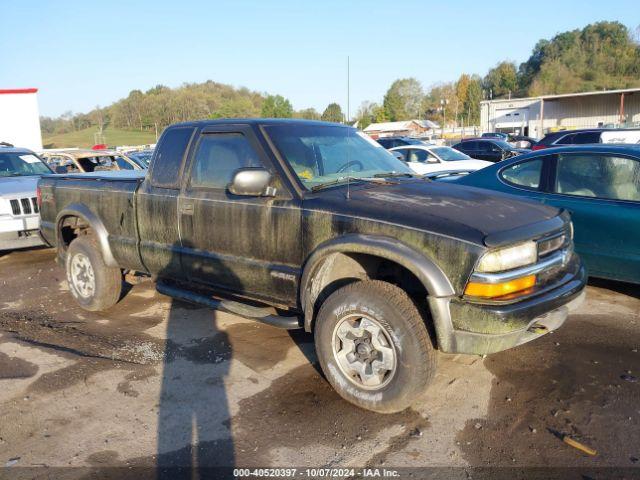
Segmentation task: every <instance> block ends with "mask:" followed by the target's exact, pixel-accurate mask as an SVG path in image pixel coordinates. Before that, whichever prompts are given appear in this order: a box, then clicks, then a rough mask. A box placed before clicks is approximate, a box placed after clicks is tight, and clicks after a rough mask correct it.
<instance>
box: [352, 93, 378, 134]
mask: <svg viewBox="0 0 640 480" xmlns="http://www.w3.org/2000/svg"><path fill="white" fill-rule="evenodd" d="M381 111H382V112H384V110H383V109H382V108H381V107H380V105H378V104H377V103H375V102H369V101H367V100H365V101H364V102H362V103H361V104H360V107H358V111H357V112H356V120H357V121H358V128H360V129H361V130H364V129H365V128H367V127H368V126H369V125H371V124H372V123H376V122H378V121H384V120H378V114H379V113H380V112H381Z"/></svg>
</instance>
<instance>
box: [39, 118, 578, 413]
mask: <svg viewBox="0 0 640 480" xmlns="http://www.w3.org/2000/svg"><path fill="white" fill-rule="evenodd" d="M118 174H119V175H118ZM114 175H117V176H114ZM39 189H40V197H39V198H41V199H42V207H41V214H42V232H43V235H44V236H45V238H46V239H47V240H48V241H50V242H53V244H54V245H56V247H57V249H58V255H59V257H60V260H61V261H62V264H63V265H65V266H66V271H67V279H68V282H69V288H70V292H71V294H72V295H73V296H74V297H75V299H76V300H77V302H78V303H79V304H80V305H81V306H82V307H83V308H85V309H87V310H92V311H93V310H104V309H107V308H109V307H111V306H112V305H114V304H115V303H116V302H117V301H118V300H119V298H120V295H121V291H122V290H121V285H122V272H123V269H126V270H129V271H131V270H133V271H141V272H146V273H149V274H151V275H153V276H154V277H155V278H157V279H158V283H157V288H158V290H159V291H160V292H162V293H165V294H168V295H170V296H173V297H175V298H179V299H182V300H187V301H190V302H194V303H198V304H202V305H208V306H211V307H214V308H221V309H225V310H229V311H232V312H235V313H238V314H240V315H244V316H245V317H251V318H253V319H254V320H256V321H261V322H265V323H268V324H271V325H274V326H279V327H282V328H287V329H293V328H304V329H306V330H307V331H308V332H313V333H314V337H315V345H316V351H317V354H318V358H319V361H320V365H321V367H322V369H323V371H324V373H325V375H326V378H327V379H328V381H329V382H330V383H331V385H332V386H333V387H334V388H335V389H336V391H337V392H338V393H339V394H340V395H341V396H342V397H343V398H345V399H346V400H348V401H350V402H352V403H354V404H356V405H358V406H360V407H363V408H367V409H370V410H374V411H377V412H394V411H399V410H403V409H404V408H406V407H407V406H409V405H410V404H411V403H413V402H414V401H415V400H416V399H417V398H418V397H419V396H420V395H421V394H422V393H423V391H424V390H425V388H426V387H427V385H428V384H429V381H430V380H431V379H432V378H433V376H434V372H435V368H436V357H435V350H434V346H435V347H436V348H438V349H440V350H441V351H444V352H457V353H472V354H485V353H492V352H496V351H500V350H504V349H507V348H510V347H514V346H516V345H520V344H521V343H524V342H527V341H529V340H533V339H535V338H538V337H540V335H542V334H544V333H547V332H549V331H552V330H554V329H556V328H558V327H559V326H560V325H562V323H563V322H564V320H565V318H566V316H567V314H568V311H569V310H570V309H571V308H573V307H574V306H576V305H577V304H578V303H579V302H580V301H581V299H582V298H583V289H584V285H585V279H586V277H585V273H584V268H583V267H582V265H581V263H580V259H579V257H578V256H577V255H575V254H574V253H573V246H572V240H571V235H570V231H571V223H570V221H569V216H568V215H567V214H565V213H561V212H560V211H558V210H557V209H555V208H552V207H548V206H544V205H538V204H534V203H532V202H521V201H519V200H517V199H515V198H514V197H512V196H504V195H500V194H493V193H488V192H486V191H483V190H480V189H473V188H467V187H461V186H457V185H453V184H450V185H443V184H440V183H437V182H431V181H429V180H426V179H423V178H421V177H419V176H416V175H415V174H414V173H413V172H412V171H411V170H410V169H409V167H407V166H406V165H405V164H404V163H403V162H401V161H399V160H397V159H396V158H394V157H393V155H391V154H390V153H389V152H387V151H386V150H385V149H383V148H382V147H381V146H380V145H378V144H377V143H375V142H374V141H373V140H372V139H370V138H369V137H368V136H366V135H365V134H364V133H362V132H358V131H357V130H356V129H354V128H351V127H348V126H344V125H337V124H334V123H325V122H313V121H304V120H285V119H249V120H237V119H233V120H206V121H199V122H189V123H182V124H177V125H173V126H170V127H168V128H167V129H165V131H164V132H163V134H162V137H161V138H160V141H159V143H158V146H157V147H156V150H155V152H154V156H153V158H152V160H151V166H150V168H149V171H148V173H146V175H145V174H144V173H143V172H137V171H134V172H116V173H115V174H114V173H101V172H97V173H93V174H81V175H63V176H48V177H44V178H43V179H42V180H41V181H40V184H39ZM214 293H215V294H216V295H217V297H214V296H212V294H214ZM216 298H217V299H216ZM220 298H222V299H223V300H220ZM240 299H242V300H240ZM240 302H243V303H240ZM256 303H257V304H258V305H259V307H258V306H256ZM276 309H277V310H276ZM422 311H424V312H425V313H424V314H422V313H421V312H422ZM430 331H431V332H433V336H431V334H430V333H429V332H430Z"/></svg>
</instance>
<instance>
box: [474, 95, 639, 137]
mask: <svg viewBox="0 0 640 480" xmlns="http://www.w3.org/2000/svg"><path fill="white" fill-rule="evenodd" d="M622 125H624V126H635V125H640V88H627V89H622V90H602V91H596V92H583V93H567V94H562V95H543V96H540V97H529V98H512V99H505V98H501V99H497V100H485V101H483V102H480V127H481V130H482V131H483V132H505V133H513V132H518V133H519V134H520V135H528V136H530V137H536V138H540V137H542V136H544V135H545V134H546V133H548V132H551V131H557V130H571V129H575V128H593V127H598V126H622Z"/></svg>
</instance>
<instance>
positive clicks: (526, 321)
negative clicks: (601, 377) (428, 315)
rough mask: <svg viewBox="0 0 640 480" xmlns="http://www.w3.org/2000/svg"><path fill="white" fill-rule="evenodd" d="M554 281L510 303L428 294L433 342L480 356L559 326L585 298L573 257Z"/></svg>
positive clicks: (582, 276)
mask: <svg viewBox="0 0 640 480" xmlns="http://www.w3.org/2000/svg"><path fill="white" fill-rule="evenodd" d="M574 262H575V263H573V265H572V267H573V268H571V269H570V271H569V272H567V274H566V275H565V276H564V278H563V279H562V281H560V282H559V284H558V286H555V287H554V288H552V289H550V290H547V291H546V292H544V293H542V294H540V295H537V296H534V297H531V298H528V299H524V300H521V301H518V302H515V303H510V304H494V305H486V304H477V303H471V302H467V301H465V300H464V299H461V298H458V297H429V305H430V307H431V312H432V314H433V319H434V323H435V324H436V331H437V332H438V346H439V348H440V350H441V351H443V352H446V353H468V354H475V355H484V354H489V353H495V352H500V351H502V350H507V349H509V348H512V347H515V346H517V345H521V344H523V343H525V342H529V341H531V340H534V339H536V338H539V337H541V336H542V335H544V334H546V333H548V332H550V331H553V330H555V329H557V328H559V327H560V326H561V325H562V324H563V323H564V321H565V320H566V318H567V316H568V315H569V312H570V311H572V310H574V309H576V308H577V307H578V306H579V305H580V304H581V303H582V302H583V301H584V298H585V293H586V292H585V291H584V289H585V285H586V282H587V274H586V271H585V269H584V267H583V266H582V265H581V264H580V262H579V260H577V259H575V260H574Z"/></svg>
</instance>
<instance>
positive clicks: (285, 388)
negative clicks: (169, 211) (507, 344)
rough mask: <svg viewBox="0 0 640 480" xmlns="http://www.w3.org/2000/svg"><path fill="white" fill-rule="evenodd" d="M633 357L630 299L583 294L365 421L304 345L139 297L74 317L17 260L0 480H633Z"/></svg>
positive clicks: (309, 344)
mask: <svg viewBox="0 0 640 480" xmlns="http://www.w3.org/2000/svg"><path fill="white" fill-rule="evenodd" d="M639 348H640V290H639V289H638V288H637V287H633V286H629V285H624V284H617V283H613V282H603V281H600V282H594V283H592V284H591V285H590V286H589V288H588V296H587V301H586V303H585V304H584V305H583V306H582V307H581V308H580V309H579V310H578V311H577V312H576V313H575V314H573V315H572V316H571V317H570V318H569V320H568V321H567V323H566V324H565V326H564V327H563V328H561V329H560V330H559V331H557V332H555V333H553V334H550V335H547V336H545V337H543V338H541V339H540V340H538V341H536V342H532V343H529V344H527V345H524V346H522V347H520V348H517V349H513V350H509V351H506V352H503V353H499V354H495V355H491V356H489V357H487V358H484V359H483V358H480V357H472V356H454V355H441V356H440V365H439V371H438V374H437V376H436V380H435V382H434V384H433V385H432V387H431V389H430V390H429V391H428V393H427V394H426V395H425V397H424V398H423V399H422V400H421V401H420V402H419V403H417V404H416V405H415V406H414V408H413V409H410V410H407V411H405V412H403V413H399V414H395V415H378V414H374V413H370V412H366V411H363V410H359V409H357V408H356V407H354V406H352V405H350V404H348V403H346V402H345V401H343V400H341V399H340V397H338V395H337V394H336V393H334V392H333V390H332V389H331V388H330V386H329V385H328V384H327V382H326V381H325V380H324V379H323V378H322V375H321V374H320V373H319V372H318V364H317V361H316V358H315V354H314V347H313V341H312V337H311V336H310V335H308V334H305V333H299V332H298V333H288V332H286V331H282V330H278V329H275V328H272V327H269V326H265V325H261V324H257V323H254V322H251V321H248V320H245V319H242V318H239V317H236V316H234V315H229V314H225V313H219V312H214V311H211V310H207V309H202V308H195V307H193V306H190V305H187V304H184V303H181V302H177V301H172V300H171V299H169V298H167V297H164V296H162V295H160V294H158V293H157V292H156V291H155V289H154V285H153V284H152V283H151V282H143V283H140V284H137V285H134V286H132V287H131V290H130V291H129V292H128V293H127V295H126V297H125V298H124V299H123V300H122V301H121V302H120V303H119V304H118V305H117V306H116V307H114V308H113V309H112V310H111V311H109V312H108V313H89V312H85V311H83V310H81V309H80V308H78V307H77V306H76V304H75V302H74V301H73V299H72V297H71V295H70V294H69V293H68V291H67V286H66V282H65V280H64V273H63V271H62V269H61V268H60V267H58V266H57V265H56V264H55V263H54V254H53V251H52V250H48V249H40V250H28V251H17V252H13V253H10V254H4V255H2V256H0V478H3V477H2V475H4V476H7V475H11V476H12V475H14V474H15V475H17V474H18V473H19V472H21V470H20V468H21V467H22V468H24V467H37V468H36V470H34V471H35V472H37V473H41V472H42V471H47V469H51V468H53V467H92V468H93V469H94V470H92V471H96V469H97V471H99V470H100V469H101V468H105V467H130V466H155V465H160V466H190V465H199V466H220V465H222V466H243V467H249V466H256V467H267V466H270V467H275V466H278V467H289V466H296V467H322V466H331V467H348V466H351V467H385V468H392V467H415V468H417V467H438V468H441V469H442V467H466V468H467V470H464V472H465V474H464V476H461V477H460V478H470V477H469V469H468V468H469V467H486V466H491V467H496V466H499V467H505V471H509V472H520V473H519V474H522V472H527V471H528V470H527V469H528V468H530V467H542V468H545V467H549V466H552V467H553V466H558V467H560V466H563V467H564V466H572V467H580V468H587V469H594V468H597V467H621V468H628V467H636V468H631V469H630V470H626V471H625V476H626V477H627V478H631V477H630V475H632V476H634V477H633V478H636V477H635V475H637V474H638V472H639V471H640V468H637V467H640V460H638V459H639V458H640V382H638V378H640V353H638V349H639ZM564 435H570V436H571V437H572V438H574V439H576V440H578V441H580V442H582V443H584V444H586V445H588V446H589V447H591V448H593V449H595V450H596V451H597V455H595V456H589V455H586V454H584V453H582V452H580V451H578V450H576V449H574V448H572V447H570V446H568V445H566V444H565V443H563V442H562V441H561V438H562V436H564ZM2 467H5V468H4V469H2ZM22 471H24V470H22ZM49 471H57V470H49ZM64 471H65V472H66V474H69V475H70V478H72V477H74V475H75V474H77V475H75V477H78V476H82V475H84V473H83V474H82V475H81V472H85V473H86V471H85V470H83V469H65V470H64ZM125 471H126V469H125V470H122V472H125ZM437 471H439V470H438V469H436V470H433V472H437ZM441 471H443V472H448V473H447V474H446V475H444V476H445V477H447V478H448V477H449V476H453V474H454V473H455V472H459V471H463V470H455V469H454V470H445V469H442V470H441ZM595 471H596V472H600V473H602V472H607V471H608V470H607V469H606V468H605V469H603V470H595ZM414 473H415V472H414ZM416 475H417V474H416ZM11 476H7V478H12V477H11ZM417 476H418V477H419V475H417ZM509 477H510V478H518V477H517V475H513V476H512V475H511V473H510V474H509ZM525 477H526V474H525V476H524V477H522V478H525ZM43 478H45V477H43ZM473 478H477V476H476V477H473ZM588 478H599V477H598V475H595V476H593V477H588Z"/></svg>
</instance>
